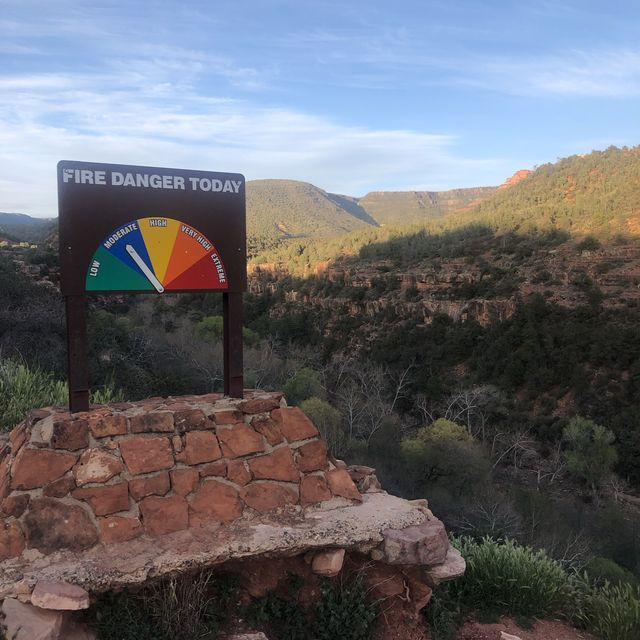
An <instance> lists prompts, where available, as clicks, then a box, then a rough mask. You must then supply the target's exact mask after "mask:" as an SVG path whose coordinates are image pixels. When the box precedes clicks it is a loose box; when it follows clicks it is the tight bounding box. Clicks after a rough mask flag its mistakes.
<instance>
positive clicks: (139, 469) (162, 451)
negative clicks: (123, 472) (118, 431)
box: [120, 437, 174, 476]
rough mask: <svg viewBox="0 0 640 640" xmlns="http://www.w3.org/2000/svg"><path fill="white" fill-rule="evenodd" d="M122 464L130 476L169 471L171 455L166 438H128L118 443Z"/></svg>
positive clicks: (171, 460) (171, 464) (172, 462)
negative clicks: (122, 459) (123, 463)
mask: <svg viewBox="0 0 640 640" xmlns="http://www.w3.org/2000/svg"><path fill="white" fill-rule="evenodd" d="M120 451H121V453H122V457H123V458H124V462H125V464H126V465H127V468H128V469H129V472H130V473H131V474H132V475H134V476H135V475H138V474H140V473H151V472H152V471H162V470H164V469H171V467H173V464H174V460H173V453H172V452H171V445H170V443H169V439H168V438H163V437H153V438H143V437H137V438H130V439H129V440H123V441H122V442H120Z"/></svg>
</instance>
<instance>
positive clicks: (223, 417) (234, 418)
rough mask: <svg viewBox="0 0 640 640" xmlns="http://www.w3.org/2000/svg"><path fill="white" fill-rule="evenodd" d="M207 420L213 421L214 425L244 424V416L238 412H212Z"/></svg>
mask: <svg viewBox="0 0 640 640" xmlns="http://www.w3.org/2000/svg"><path fill="white" fill-rule="evenodd" d="M209 418H210V419H211V420H213V421H214V422H215V423H216V424H237V423H239V422H244V416H243V415H242V413H241V412H240V411H235V410H233V411H231V410H225V411H214V412H213V413H212V414H210V415H209Z"/></svg>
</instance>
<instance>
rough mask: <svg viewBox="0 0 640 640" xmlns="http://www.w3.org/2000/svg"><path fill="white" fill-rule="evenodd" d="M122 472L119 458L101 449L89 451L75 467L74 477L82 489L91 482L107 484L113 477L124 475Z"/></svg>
mask: <svg viewBox="0 0 640 640" xmlns="http://www.w3.org/2000/svg"><path fill="white" fill-rule="evenodd" d="M122 470H123V466H122V462H120V460H119V458H116V457H115V456H112V455H110V454H108V453H106V452H105V451H102V450H101V449H87V450H86V451H85V452H84V453H83V454H82V455H81V456H80V459H79V460H78V462H77V463H76V465H75V466H74V467H73V477H74V478H75V481H76V484H77V485H78V486H79V487H81V486H82V485H84V484H89V483H90V482H107V481H108V480H110V479H111V478H113V476H117V475H118V474H119V473H122Z"/></svg>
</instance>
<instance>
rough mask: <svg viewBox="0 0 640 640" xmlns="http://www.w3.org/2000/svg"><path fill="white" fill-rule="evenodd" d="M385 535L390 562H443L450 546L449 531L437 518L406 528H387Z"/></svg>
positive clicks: (387, 559) (387, 558) (425, 563)
mask: <svg viewBox="0 0 640 640" xmlns="http://www.w3.org/2000/svg"><path fill="white" fill-rule="evenodd" d="M383 536H384V556H385V561H386V562H387V563H388V564H412V565H426V566H430V565H434V564H442V563H443V562H444V561H445V559H446V556H447V550H448V548H449V540H448V538H447V532H446V531H445V528H444V525H443V524H442V522H440V520H438V519H437V518H432V519H431V520H425V521H424V522H423V523H422V524H418V525H415V526H413V527H407V528H405V529H387V530H386V531H384V532H383Z"/></svg>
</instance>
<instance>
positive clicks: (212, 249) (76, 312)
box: [58, 161, 247, 411]
mask: <svg viewBox="0 0 640 640" xmlns="http://www.w3.org/2000/svg"><path fill="white" fill-rule="evenodd" d="M58 208H59V241H60V288H61V291H62V294H63V295H64V297H65V304H66V312H67V347H68V366H69V407H70V409H71V411H85V410H87V409H88V408H89V371H88V362H87V331H86V295H87V294H99V295H121V294H132V293H148V294H152V295H166V294H171V293H186V292H203V291H220V292H222V293H223V307H224V391H225V394H227V395H231V396H233V397H242V394H243V378H242V293H243V292H244V291H245V290H246V286H247V271H246V205H245V179H244V177H243V176H242V175H240V174H235V173H213V172H208V171H187V170H184V169H165V168H157V167H138V166H129V165H112V164H100V163H86V162H71V161H62V162H60V163H58Z"/></svg>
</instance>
